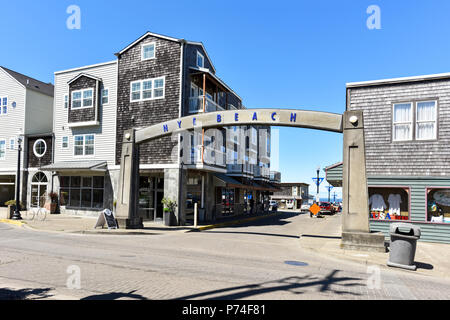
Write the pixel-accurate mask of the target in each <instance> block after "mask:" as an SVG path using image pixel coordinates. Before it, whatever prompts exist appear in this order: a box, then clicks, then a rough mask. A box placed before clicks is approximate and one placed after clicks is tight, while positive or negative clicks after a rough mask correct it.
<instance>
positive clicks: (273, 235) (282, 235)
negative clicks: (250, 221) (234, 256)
mask: <svg viewBox="0 0 450 320" xmlns="http://www.w3.org/2000/svg"><path fill="white" fill-rule="evenodd" d="M202 232H203V233H210V232H213V233H234V234H252V235H256V236H271V237H283V238H295V239H299V238H300V237H299V236H294V235H288V234H278V233H264V232H248V231H242V232H240V231H217V230H214V231H202Z"/></svg>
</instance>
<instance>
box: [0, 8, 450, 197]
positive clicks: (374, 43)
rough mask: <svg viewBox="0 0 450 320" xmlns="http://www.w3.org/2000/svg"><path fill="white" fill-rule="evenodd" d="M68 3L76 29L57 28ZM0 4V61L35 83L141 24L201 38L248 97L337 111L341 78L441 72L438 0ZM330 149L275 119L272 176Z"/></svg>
mask: <svg viewBox="0 0 450 320" xmlns="http://www.w3.org/2000/svg"><path fill="white" fill-rule="evenodd" d="M72 4H75V5H78V6H79V7H80V8H81V29H80V30H69V29H67V27H66V20H67V18H68V16H69V15H68V14H67V13H66V9H67V7H68V6H69V5H72ZM369 5H378V6H379V7H380V9H381V29H380V30H369V29H368V28H367V26H366V20H367V19H368V17H369V14H367V13H366V10H367V8H368V7H369ZM0 10H1V16H2V18H1V19H0V39H1V46H2V50H0V65H3V66H6V67H8V68H11V69H13V70H16V71H18V72H22V73H25V74H27V75H29V76H32V77H36V78H38V79H40V80H43V81H47V82H53V72H54V71H58V70H64V69H67V68H73V67H77V66H83V65H88V64H95V63H100V62H105V61H110V60H113V59H115V56H114V55H113V54H114V53H115V52H117V51H119V50H120V49H122V48H123V47H126V46H127V45H128V44H129V43H131V42H132V41H134V40H135V39H136V38H138V37H139V36H141V35H142V34H144V33H145V32H146V31H152V32H155V33H162V34H166V35H169V36H173V37H179V38H186V39H189V40H195V41H202V42H203V43H204V44H205V46H206V48H207V50H208V53H209V55H210V56H211V58H212V59H213V62H214V64H215V66H216V68H217V72H218V75H219V77H221V78H222V79H224V80H225V81H226V82H227V83H228V84H229V85H230V86H231V87H232V88H233V89H234V90H235V91H236V92H237V93H238V94H239V95H240V96H241V97H243V99H244V104H245V105H246V106H247V107H248V108H256V107H258V108H266V107H267V108H269V107H273V108H275V107H276V108H279V107H280V108H299V109H308V110H319V111H329V112H335V113H342V112H343V111H344V110H345V83H347V82H353V81H364V80H373V79H382V78H392V77H401V76H413V75H421V74H431V73H441V72H449V71H450V59H449V56H450V41H448V39H449V30H450V19H449V18H448V15H449V14H450V1H448V0H433V1H414V0H408V1H401V0H396V1H392V0H390V1H380V0H371V1H365V0H359V1H354V0H341V1H331V0H330V1H325V0H323V1H320V0H316V1H301V0H297V1H284V0H278V1H276V2H274V1H261V0H259V1H244V0H240V1H234V0H232V1H230V0H227V1H215V0H209V1H203V0H197V1H170V0H165V1H148V0H147V1H139V0H135V1H132V2H127V1H112V0H109V1H105V0H96V1H84V0H71V1H61V0H58V1H56V0H54V1H20V0H18V1H8V2H6V1H2V3H1V4H0ZM341 149H342V137H341V135H339V134H335V133H326V132H320V131H313V130H308V129H292V128H281V129H280V146H279V150H280V165H279V169H280V171H281V172H282V179H283V181H286V182H294V181H295V182H299V181H303V182H307V183H312V180H311V177H313V176H314V175H315V170H316V168H317V166H321V167H322V168H323V167H325V166H327V165H330V164H333V163H335V162H339V161H341V160H342V150H341ZM322 174H323V173H322ZM324 186H325V185H323V186H322V189H321V191H322V192H323V195H325V194H326V193H327V192H326V190H325V188H324ZM310 190H311V191H313V190H315V187H314V186H312V185H311V188H310ZM339 194H340V190H338V195H339Z"/></svg>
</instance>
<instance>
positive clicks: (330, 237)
mask: <svg viewBox="0 0 450 320" xmlns="http://www.w3.org/2000/svg"><path fill="white" fill-rule="evenodd" d="M301 237H302V238H320V239H342V237H339V236H321V235H315V234H302V235H301Z"/></svg>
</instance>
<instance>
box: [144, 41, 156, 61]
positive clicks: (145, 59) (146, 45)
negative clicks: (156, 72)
mask: <svg viewBox="0 0 450 320" xmlns="http://www.w3.org/2000/svg"><path fill="white" fill-rule="evenodd" d="M151 45H153V57H151V58H144V48H146V47H149V46H151ZM153 59H156V42H148V43H143V44H142V45H141V61H147V60H153Z"/></svg>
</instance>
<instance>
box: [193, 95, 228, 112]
mask: <svg viewBox="0 0 450 320" xmlns="http://www.w3.org/2000/svg"><path fill="white" fill-rule="evenodd" d="M203 98H205V109H206V110H205V112H215V111H223V110H225V109H224V108H222V107H221V106H219V105H218V104H217V103H216V102H214V101H213V100H211V99H210V98H208V97H207V96H206V97H205V96H197V97H190V98H189V113H199V112H203Z"/></svg>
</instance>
